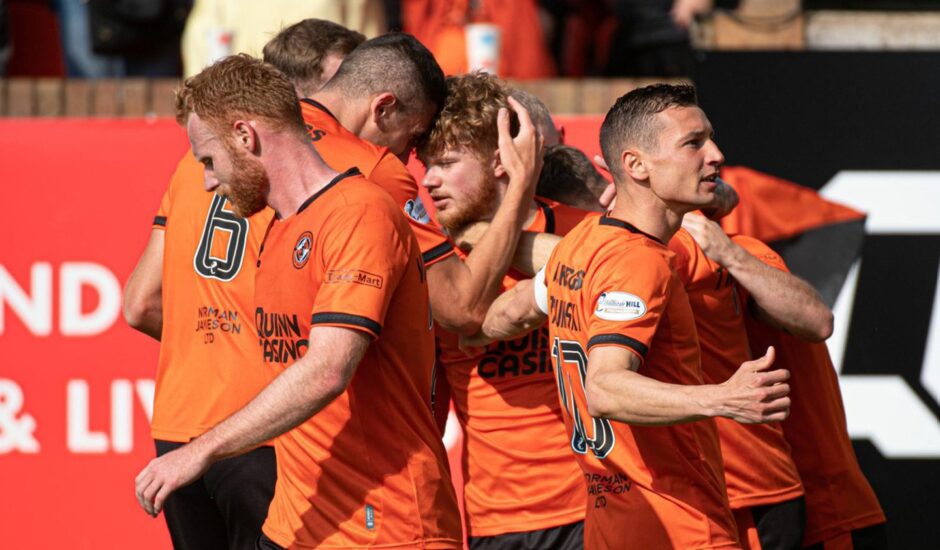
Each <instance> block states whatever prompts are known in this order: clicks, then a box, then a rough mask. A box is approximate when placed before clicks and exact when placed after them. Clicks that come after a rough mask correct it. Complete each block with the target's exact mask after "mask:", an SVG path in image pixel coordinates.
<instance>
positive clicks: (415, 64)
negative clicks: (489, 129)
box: [325, 32, 447, 114]
mask: <svg viewBox="0 0 940 550" xmlns="http://www.w3.org/2000/svg"><path fill="white" fill-rule="evenodd" d="M325 87H326V88H328V89H332V88H337V89H339V90H342V91H343V93H344V94H346V95H349V96H352V97H363V96H367V95H371V94H375V93H380V92H385V91H388V92H391V93H392V94H394V95H395V97H396V99H397V100H398V102H399V104H400V105H401V107H402V110H403V111H404V112H407V113H410V114H417V113H423V112H425V111H426V110H427V109H428V108H433V112H434V113H437V112H438V111H439V110H440V109H441V108H442V107H443V106H444V98H445V97H446V94H447V88H446V85H445V84H444V72H443V71H441V67H440V66H439V65H438V64H437V61H435V60H434V55H432V54H431V52H430V51H428V49H427V48H425V47H424V46H423V45H422V44H421V43H420V42H418V40H417V39H416V38H415V37H413V36H411V35H410V34H405V33H400V32H393V33H388V34H384V35H382V36H378V37H376V38H372V39H370V40H366V41H365V42H363V43H362V44H360V45H359V47H357V48H356V49H355V50H353V51H352V53H350V54H349V55H348V56H346V59H345V60H343V64H342V65H340V67H339V70H338V71H336V74H335V75H334V76H333V78H332V79H331V80H330V81H329V82H328V83H327V84H326V86H325Z"/></svg>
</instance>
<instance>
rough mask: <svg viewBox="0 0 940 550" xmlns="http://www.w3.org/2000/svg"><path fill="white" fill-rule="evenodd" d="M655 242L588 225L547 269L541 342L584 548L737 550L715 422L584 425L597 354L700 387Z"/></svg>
mask: <svg viewBox="0 0 940 550" xmlns="http://www.w3.org/2000/svg"><path fill="white" fill-rule="evenodd" d="M673 260H674V258H673V254H672V253H671V252H670V251H669V250H668V249H667V248H666V246H665V245H663V244H662V243H661V242H659V241H658V240H656V239H655V238H653V237H651V236H649V235H646V234H644V233H642V232H641V231H639V230H638V229H636V228H635V227H633V226H632V225H630V224H629V223H626V222H624V221H622V220H619V219H616V218H611V217H607V216H604V217H600V218H595V217H591V218H588V219H586V220H585V221H583V222H582V223H580V224H579V225H578V226H577V227H576V228H574V229H573V230H572V231H571V232H570V233H568V235H567V236H566V237H565V238H564V239H562V241H561V242H560V243H559V244H558V246H557V247H556V248H555V250H554V252H553V253H552V255H551V259H550V260H549V262H548V265H547V267H546V271H545V276H546V283H547V286H548V297H549V314H548V319H549V337H550V338H551V341H552V361H553V364H554V366H555V374H556V377H557V378H556V380H557V384H558V389H559V396H560V401H561V405H562V409H563V411H564V414H563V416H564V419H565V425H566V426H567V428H568V433H569V438H570V446H571V448H572V449H573V451H574V452H575V455H576V456H577V458H578V461H579V463H580V465H581V468H582V470H583V472H584V478H585V481H586V482H587V483H586V485H585V489H586V493H587V495H586V496H587V515H586V517H585V526H584V542H585V547H586V548H724V547H736V546H738V540H737V532H736V526H735V523H734V518H733V517H732V515H731V510H730V509H729V507H728V498H727V495H726V492H725V484H724V473H723V472H722V463H721V453H720V450H719V446H718V433H717V429H716V427H715V422H714V421H713V420H710V419H709V420H703V421H698V422H689V423H685V424H679V425H674V426H655V427H652V426H630V425H627V424H624V423H621V422H616V421H612V420H609V419H604V418H593V417H591V416H589V415H588V414H587V410H588V409H587V402H586V397H585V393H584V383H585V377H586V373H587V369H588V368H590V366H589V365H588V353H589V352H590V349H591V348H592V347H594V346H602V345H614V346H622V347H624V348H626V349H628V350H630V351H631V352H633V353H635V354H636V355H637V357H639V358H640V359H641V361H642V364H641V366H640V368H639V371H638V372H639V373H640V374H642V375H644V376H647V377H650V378H653V379H655V380H659V381H661V382H666V383H671V384H683V385H698V384H702V372H701V367H700V366H699V348H698V338H697V336H696V332H695V322H694V320H693V319H692V311H691V309H690V307H689V300H688V297H687V296H686V293H685V290H684V289H683V286H682V282H681V281H680V280H679V277H678V276H677V275H676V272H675V271H674V269H673V267H672V266H671V262H672V261H673Z"/></svg>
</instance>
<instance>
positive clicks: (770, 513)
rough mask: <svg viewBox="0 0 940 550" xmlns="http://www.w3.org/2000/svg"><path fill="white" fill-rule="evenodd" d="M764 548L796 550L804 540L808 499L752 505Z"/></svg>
mask: <svg viewBox="0 0 940 550" xmlns="http://www.w3.org/2000/svg"><path fill="white" fill-rule="evenodd" d="M751 515H753V516H754V526H755V527H756V528H757V537H758V538H759V539H760V546H761V549H762V550H795V549H797V548H799V547H800V544H801V543H802V541H803V530H804V528H805V527H806V499H805V498H803V497H799V498H795V499H793V500H787V501H785V502H779V503H777V504H768V505H766V506H753V507H751Z"/></svg>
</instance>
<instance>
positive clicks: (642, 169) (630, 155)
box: [620, 149, 649, 181]
mask: <svg viewBox="0 0 940 550" xmlns="http://www.w3.org/2000/svg"><path fill="white" fill-rule="evenodd" d="M620 166H621V168H623V171H624V173H625V174H626V175H628V176H630V179H632V180H634V181H645V180H646V179H648V178H649V167H648V166H647V165H646V161H645V159H644V157H643V154H642V152H641V151H637V150H635V149H625V150H624V151H623V152H621V153H620Z"/></svg>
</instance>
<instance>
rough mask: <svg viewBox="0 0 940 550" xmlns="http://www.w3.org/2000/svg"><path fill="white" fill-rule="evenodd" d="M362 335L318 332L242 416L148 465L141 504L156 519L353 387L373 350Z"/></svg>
mask: <svg viewBox="0 0 940 550" xmlns="http://www.w3.org/2000/svg"><path fill="white" fill-rule="evenodd" d="M369 342H370V338H369V335H367V334H366V333H364V332H360V331H356V330H351V329H345V328H340V327H330V326H323V327H314V328H313V329H311V330H310V344H311V346H310V349H309V350H308V352H307V353H306V354H305V355H304V356H303V357H302V358H300V359H299V360H298V361H297V362H295V363H294V364H293V365H291V366H290V367H288V368H287V370H285V371H284V372H282V373H281V374H280V375H279V376H278V377H277V378H275V379H274V380H273V381H272V382H271V383H270V384H268V386H267V387H266V388H264V390H262V391H261V393H259V394H258V395H257V396H256V397H255V398H254V399H252V400H251V401H250V402H249V403H248V404H247V405H245V406H244V407H243V408H242V409H241V410H239V411H238V412H236V413H235V414H233V415H232V416H230V417H228V418H227V419H226V420H224V421H222V422H221V423H220V424H218V425H217V426H216V427H214V428H212V429H211V430H209V431H208V432H206V433H205V434H203V435H201V436H199V437H198V438H196V439H194V440H192V441H190V442H189V443H188V444H186V445H184V446H183V447H180V448H179V449H177V450H175V451H173V452H170V453H167V454H165V455H163V456H161V457H158V458H155V459H153V460H152V461H150V464H148V465H147V467H146V468H144V469H143V471H141V472H140V474H138V476H137V478H136V479H135V484H136V491H137V500H138V502H139V503H140V505H141V507H143V509H144V510H145V511H146V512H147V513H148V514H150V515H151V516H156V515H157V514H159V513H160V510H161V509H162V508H163V503H164V502H165V501H166V498H167V496H169V494H170V493H172V492H173V491H175V490H176V489H178V488H180V487H182V486H184V485H187V484H189V483H191V482H192V481H193V480H195V479H196V478H198V477H199V476H201V475H202V474H203V473H205V471H206V470H207V469H208V468H209V466H211V465H212V464H213V463H214V462H217V461H219V460H222V459H223V458H227V457H230V456H235V455H237V454H240V453H242V452H245V451H247V450H248V449H251V448H253V447H255V446H257V445H259V444H261V443H263V442H265V441H268V440H270V439H271V438H273V437H276V436H278V435H281V434H283V433H285V432H287V431H289V430H291V429H292V428H294V427H296V426H298V425H299V424H301V423H302V422H304V421H305V420H307V419H308V418H310V417H311V416H313V415H315V414H316V413H318V412H319V411H320V410H322V409H323V408H324V407H326V406H327V405H328V404H329V403H330V402H331V401H333V399H335V398H336V397H337V396H339V395H340V394H341V393H343V391H344V390H345V389H346V386H348V385H349V381H350V380H351V379H352V376H353V374H354V373H355V372H356V367H357V366H358V365H359V361H360V360H361V359H362V356H363V355H364V354H365V352H366V349H367V348H368V346H369Z"/></svg>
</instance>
